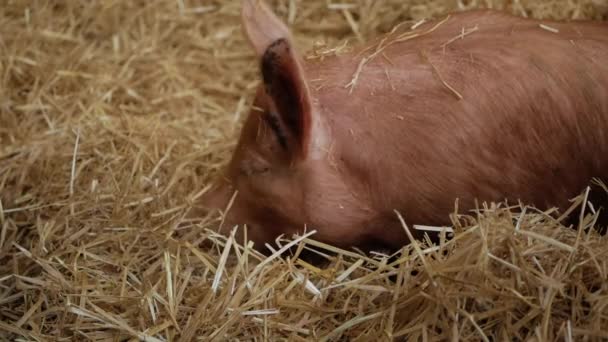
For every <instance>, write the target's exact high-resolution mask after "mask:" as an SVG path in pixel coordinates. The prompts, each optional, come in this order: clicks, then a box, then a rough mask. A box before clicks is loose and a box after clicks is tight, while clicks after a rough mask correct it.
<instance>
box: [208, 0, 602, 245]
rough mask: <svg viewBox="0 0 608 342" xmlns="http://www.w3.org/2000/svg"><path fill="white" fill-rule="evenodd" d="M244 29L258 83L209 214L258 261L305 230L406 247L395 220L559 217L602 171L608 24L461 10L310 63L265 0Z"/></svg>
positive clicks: (347, 241) (250, 11)
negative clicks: (508, 208) (492, 206)
mask: <svg viewBox="0 0 608 342" xmlns="http://www.w3.org/2000/svg"><path fill="white" fill-rule="evenodd" d="M241 19H242V26H243V28H244V30H243V32H244V34H245V36H246V37H247V40H248V42H249V44H250V46H251V47H252V49H253V51H255V55H256V58H257V60H258V63H259V64H258V65H259V68H260V69H259V70H260V77H261V83H260V86H259V88H258V89H257V91H256V93H255V98H254V100H253V105H252V106H251V110H250V112H249V114H248V117H247V118H246V120H245V122H244V123H243V126H242V131H241V132H240V137H239V139H238V142H237V145H236V148H235V150H234V152H233V155H232V158H231V159H230V161H229V162H228V164H227V166H226V167H225V169H223V171H222V172H221V174H220V175H219V176H218V178H217V180H214V183H213V187H212V189H211V190H210V191H208V192H207V193H206V194H205V195H204V196H203V198H202V203H201V205H200V207H202V208H203V209H204V210H214V209H218V210H221V211H223V222H222V227H221V231H222V233H226V234H227V233H229V232H230V231H231V230H232V228H233V227H235V226H238V227H239V228H238V229H237V232H236V237H237V239H238V240H239V242H241V243H242V242H244V240H243V239H244V237H245V234H244V228H245V227H246V231H247V233H246V237H247V239H248V240H250V241H252V242H254V247H255V248H258V249H260V250H265V247H264V246H265V245H266V244H267V243H272V242H273V241H274V240H275V239H276V238H277V237H278V236H280V235H284V236H292V235H293V234H302V233H303V232H304V231H305V230H308V231H310V230H315V231H316V233H315V234H314V235H313V236H312V238H313V239H315V240H318V241H322V242H325V243H328V244H332V245H334V246H337V247H341V248H350V247H358V248H361V249H365V248H366V247H367V246H372V245H373V246H378V245H381V246H384V247H385V248H393V249H398V248H401V247H402V246H404V245H406V244H408V243H410V242H411V239H410V236H409V235H408V234H407V233H406V231H405V229H404V227H403V224H402V223H401V221H400V219H399V217H398V216H397V215H396V212H399V213H400V214H401V215H402V217H403V219H404V221H405V222H406V223H407V225H408V226H409V228H410V229H411V227H412V226H413V225H425V226H446V225H450V224H451V222H452V221H451V219H450V214H451V213H453V212H454V210H455V208H456V204H457V206H458V209H459V212H461V213H462V212H468V211H470V210H473V209H475V207H476V205H477V204H476V203H481V202H503V201H508V202H509V203H511V204H517V203H518V202H521V203H524V204H527V205H532V206H535V207H537V208H540V209H545V208H553V207H555V208H558V209H560V210H562V211H563V210H565V209H567V208H568V207H569V206H570V202H569V201H570V200H571V199H572V198H573V197H576V196H577V195H579V194H580V193H581V192H582V191H584V189H585V188H586V187H587V186H588V185H589V182H590V181H591V180H592V179H593V178H599V179H603V178H604V177H606V176H607V174H606V171H607V170H608V169H607V167H608V141H607V140H608V24H607V23H605V22H592V21H573V22H557V21H550V20H542V21H541V20H533V19H526V18H522V17H517V16H513V15H511V14H508V13H507V12H502V11H495V10H474V11H466V12H453V13H450V14H447V15H445V16H443V17H438V18H435V19H432V20H428V21H426V22H424V23H422V24H420V25H417V26H416V27H413V28H412V27H405V26H404V25H400V26H398V27H396V28H395V29H394V30H393V31H391V32H388V33H386V34H385V35H383V36H381V37H378V38H377V39H374V40H371V41H370V42H368V43H367V44H362V45H355V46H352V48H351V49H350V50H345V51H343V52H341V53H334V54H327V55H325V56H323V58H313V57H314V56H312V57H311V56H310V55H309V56H306V55H304V54H300V53H299V52H298V51H297V50H296V47H295V46H294V43H293V37H292V36H291V33H290V31H289V29H288V27H287V26H286V25H285V24H284V23H283V22H282V21H281V20H280V19H279V18H278V17H277V16H276V15H275V14H274V13H273V11H272V10H271V9H270V8H269V6H268V5H266V4H264V3H263V2H262V1H256V0H245V1H243V3H242V13H241ZM252 95H254V94H252ZM598 209H599V207H598V205H597V204H596V210H598ZM412 237H413V238H414V239H419V238H420V237H421V235H420V232H419V231H417V230H412Z"/></svg>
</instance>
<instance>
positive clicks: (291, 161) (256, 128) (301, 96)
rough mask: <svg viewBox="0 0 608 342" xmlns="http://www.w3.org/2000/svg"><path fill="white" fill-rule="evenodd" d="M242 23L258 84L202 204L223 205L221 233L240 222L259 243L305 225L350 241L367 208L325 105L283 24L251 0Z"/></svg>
mask: <svg viewBox="0 0 608 342" xmlns="http://www.w3.org/2000/svg"><path fill="white" fill-rule="evenodd" d="M242 23H243V26H244V32H245V35H246V37H247V38H248V40H249V42H250V44H251V46H252V47H253V49H254V50H255V52H256V55H257V58H258V60H259V66H260V68H261V76H262V84H261V86H260V87H259V89H258V90H257V94H256V97H255V100H254V103H253V106H252V109H251V111H250V113H249V115H248V118H247V120H246V122H245V123H244V126H243V129H242V132H241V136H240V138H239V141H238V144H237V146H236V150H235V151H234V154H233V156H232V159H231V161H230V163H229V164H228V166H227V167H226V169H225V170H224V172H223V173H222V174H221V176H220V177H219V179H218V180H217V182H216V183H215V184H214V187H213V189H212V190H211V191H210V192H209V193H208V194H207V195H206V196H205V198H204V199H203V205H204V206H205V207H206V208H208V209H219V210H221V211H222V212H223V214H224V221H223V224H222V226H221V232H222V233H228V232H230V231H231V230H232V229H233V227H234V226H235V225H238V226H239V228H238V230H237V237H238V238H239V240H241V239H242V238H243V226H244V225H246V227H247V238H248V240H252V241H253V242H255V245H256V248H259V247H262V249H263V246H264V244H265V243H266V242H272V241H273V240H274V239H275V238H276V237H277V236H278V235H280V234H285V235H286V236H290V235H292V234H294V233H302V232H303V231H304V229H305V228H306V229H308V230H312V229H315V230H317V232H318V234H317V235H315V236H314V237H313V238H315V239H319V240H325V241H331V242H336V241H337V242H339V243H343V244H344V245H348V244H354V243H355V242H356V241H358V240H360V239H361V236H360V234H361V231H353V228H354V227H360V226H361V224H363V222H364V221H366V220H367V219H369V216H370V215H369V209H367V205H366V201H365V199H364V198H362V196H360V195H357V194H355V193H354V192H353V190H352V187H351V186H349V184H348V183H349V181H348V179H347V178H348V177H345V174H344V172H343V171H341V170H342V168H341V166H340V165H339V163H338V162H336V161H335V160H334V158H332V157H333V156H335V155H337V154H338V153H339V152H337V151H333V148H332V147H333V146H332V145H333V144H332V132H331V127H330V125H328V123H327V120H326V119H327V115H328V113H325V112H324V109H323V107H322V106H321V105H320V104H319V103H317V100H316V98H315V96H314V94H313V92H312V90H311V88H310V87H309V84H308V80H307V76H306V73H305V66H304V64H303V62H302V60H301V59H300V57H299V56H298V54H297V52H296V51H295V50H294V46H293V43H292V39H291V37H290V34H289V31H288V28H287V27H286V26H285V25H284V24H283V23H282V22H281V21H280V20H279V19H278V18H277V17H276V16H275V15H274V14H273V13H272V11H271V10H270V9H269V8H268V7H266V6H265V5H264V4H263V3H262V2H261V1H255V0H246V1H243V9H242ZM241 242H242V240H241Z"/></svg>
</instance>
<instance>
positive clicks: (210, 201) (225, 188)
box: [200, 182, 235, 211]
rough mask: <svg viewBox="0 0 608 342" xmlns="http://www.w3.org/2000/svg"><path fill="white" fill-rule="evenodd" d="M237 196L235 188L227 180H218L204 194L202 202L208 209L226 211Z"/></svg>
mask: <svg viewBox="0 0 608 342" xmlns="http://www.w3.org/2000/svg"><path fill="white" fill-rule="evenodd" d="M234 196H235V189H233V188H232V186H230V185H229V184H228V183H226V182H217V183H215V184H213V185H212V187H211V189H210V190H209V191H207V192H206V193H205V194H203V196H202V198H201V200H200V204H201V205H202V206H203V207H204V209H206V210H221V211H224V210H225V209H226V208H227V207H228V205H229V203H230V200H231V199H232V198H233V197H234Z"/></svg>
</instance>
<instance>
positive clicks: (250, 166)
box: [239, 157, 270, 176]
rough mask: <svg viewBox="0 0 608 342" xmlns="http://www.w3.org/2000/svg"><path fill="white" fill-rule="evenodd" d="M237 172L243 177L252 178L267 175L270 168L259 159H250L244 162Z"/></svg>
mask: <svg viewBox="0 0 608 342" xmlns="http://www.w3.org/2000/svg"><path fill="white" fill-rule="evenodd" d="M239 170H240V171H241V174H243V175H244V176H253V175H260V174H264V173H267V172H268V171H270V166H269V165H268V163H267V162H266V161H264V160H263V159H262V158H260V157H252V158H250V159H249V160H246V161H244V162H243V163H242V164H241V165H240V167H239Z"/></svg>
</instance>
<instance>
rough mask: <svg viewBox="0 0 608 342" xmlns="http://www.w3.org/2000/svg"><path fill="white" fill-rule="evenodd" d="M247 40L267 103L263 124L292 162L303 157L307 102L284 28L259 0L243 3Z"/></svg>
mask: <svg viewBox="0 0 608 342" xmlns="http://www.w3.org/2000/svg"><path fill="white" fill-rule="evenodd" d="M241 19H242V23H243V28H244V32H245V35H246V36H247V39H248V40H249V42H250V44H251V45H252V47H253V48H254V50H255V52H256V55H257V56H258V58H259V63H260V69H261V73H262V80H263V85H264V90H265V93H266V95H267V97H268V99H269V100H270V101H269V102H270V103H268V108H267V113H266V114H265V115H266V116H267V121H268V122H271V123H272V125H270V126H271V129H272V130H273V131H274V133H275V134H276V136H277V140H278V141H279V142H280V144H281V145H282V147H283V148H285V149H287V151H288V153H289V155H290V156H291V159H292V161H296V160H298V159H302V158H306V156H307V154H308V144H309V141H310V135H311V132H310V130H311V121H312V118H311V115H312V113H311V111H312V110H311V107H312V106H311V99H310V94H309V89H308V84H307V80H306V76H305V74H304V69H303V67H302V64H301V63H302V62H301V59H300V57H299V56H298V53H297V51H295V48H294V46H293V43H292V39H291V35H290V32H289V29H288V28H287V26H286V25H285V24H284V23H283V22H282V21H281V20H280V19H279V18H278V17H277V16H276V15H275V14H274V13H273V12H272V10H271V9H270V8H269V7H268V6H267V5H266V4H265V3H264V2H263V1H260V0H244V1H243V8H242V12H241Z"/></svg>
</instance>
